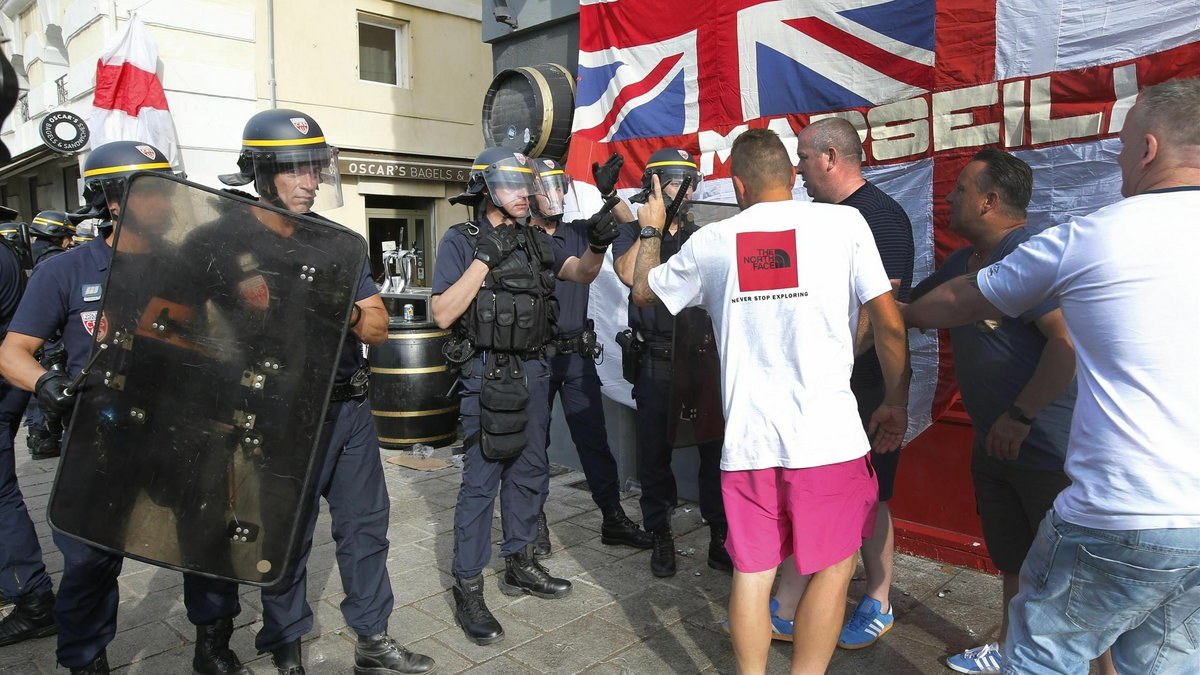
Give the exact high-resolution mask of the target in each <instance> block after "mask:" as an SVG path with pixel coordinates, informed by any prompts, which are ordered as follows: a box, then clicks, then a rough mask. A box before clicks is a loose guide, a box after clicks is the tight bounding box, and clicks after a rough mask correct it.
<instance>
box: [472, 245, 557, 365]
mask: <svg viewBox="0 0 1200 675" xmlns="http://www.w3.org/2000/svg"><path fill="white" fill-rule="evenodd" d="M516 227H517V249H516V250H514V251H513V252H512V253H510V254H509V255H508V256H507V257H506V258H504V260H502V261H500V264H498V265H496V266H495V267H493V268H492V269H491V270H490V271H489V272H488V274H487V276H486V277H485V278H484V281H483V286H482V287H480V289H479V292H478V293H477V294H476V295H475V299H474V300H473V301H471V306H470V307H468V308H467V311H466V312H465V313H464V314H463V316H462V318H460V319H459V331H460V332H461V333H463V334H464V336H465V337H466V338H467V339H469V340H470V341H471V344H472V345H474V347H475V349H477V350H489V351H497V352H513V353H528V352H532V351H535V350H538V349H541V348H542V347H543V346H545V345H546V343H548V342H550V341H551V340H552V339H553V338H554V333H555V330H556V329H555V326H556V324H557V321H558V299H557V298H555V297H554V284H555V281H556V277H555V274H554V248H553V246H554V245H553V243H551V241H550V237H548V236H546V235H545V234H544V233H542V232H540V231H538V230H537V229H535V228H531V227H527V226H524V225H518V226H516ZM454 228H455V229H457V230H458V231H459V232H461V233H462V234H463V235H465V236H466V237H467V240H468V241H469V242H471V246H472V248H474V246H475V243H476V241H477V240H478V238H479V228H478V227H477V226H475V224H474V223H459V224H458V225H455V226H454Z"/></svg>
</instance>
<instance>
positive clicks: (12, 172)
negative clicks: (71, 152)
mask: <svg viewBox="0 0 1200 675" xmlns="http://www.w3.org/2000/svg"><path fill="white" fill-rule="evenodd" d="M67 157H68V155H63V154H61V153H58V152H55V151H53V150H51V149H50V148H48V147H46V146H44V145H38V146H37V147H36V148H32V149H30V150H26V151H25V152H22V153H21V154H19V155H17V156H16V157H13V159H12V161H11V162H9V163H8V164H5V165H4V166H3V167H0V183H2V182H4V181H6V180H8V179H10V178H12V177H13V176H19V175H21V174H22V173H25V172H26V171H29V170H30V169H34V168H37V167H38V166H41V165H42V164H45V163H47V162H50V161H54V160H56V159H66V158H67Z"/></svg>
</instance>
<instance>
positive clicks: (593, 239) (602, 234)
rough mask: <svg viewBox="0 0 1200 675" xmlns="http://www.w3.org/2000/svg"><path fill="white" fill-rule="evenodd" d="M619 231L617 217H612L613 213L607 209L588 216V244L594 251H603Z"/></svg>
mask: <svg viewBox="0 0 1200 675" xmlns="http://www.w3.org/2000/svg"><path fill="white" fill-rule="evenodd" d="M619 231H620V228H619V227H618V226H617V219H616V218H613V214H612V213H610V212H609V211H601V212H600V213H597V214H596V215H594V216H592V217H591V218H588V221H587V240H588V246H590V247H591V249H592V250H593V251H595V252H596V253H603V252H604V249H605V248H607V247H608V245H609V244H611V243H613V240H614V239H616V238H617V234H618V233H619Z"/></svg>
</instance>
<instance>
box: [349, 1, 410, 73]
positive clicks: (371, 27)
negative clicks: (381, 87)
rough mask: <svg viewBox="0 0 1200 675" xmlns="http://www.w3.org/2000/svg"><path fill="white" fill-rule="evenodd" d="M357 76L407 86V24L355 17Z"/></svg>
mask: <svg viewBox="0 0 1200 675" xmlns="http://www.w3.org/2000/svg"><path fill="white" fill-rule="evenodd" d="M358 78H359V79H360V80H366V81H368V82H379V83H382V84H394V85H397V86H400V87H407V86H408V24H407V23H403V22H400V23H393V22H385V21H383V20H381V19H374V18H372V19H370V20H368V19H367V18H365V17H359V20H358Z"/></svg>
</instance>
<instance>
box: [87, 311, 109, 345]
mask: <svg viewBox="0 0 1200 675" xmlns="http://www.w3.org/2000/svg"><path fill="white" fill-rule="evenodd" d="M89 332H90V331H89ZM107 337H108V315H106V314H104V312H101V313H100V320H99V321H98V322H96V342H104V339H105V338H107Z"/></svg>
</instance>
